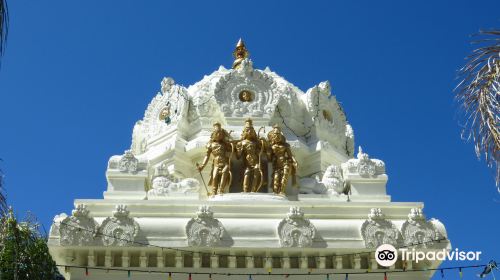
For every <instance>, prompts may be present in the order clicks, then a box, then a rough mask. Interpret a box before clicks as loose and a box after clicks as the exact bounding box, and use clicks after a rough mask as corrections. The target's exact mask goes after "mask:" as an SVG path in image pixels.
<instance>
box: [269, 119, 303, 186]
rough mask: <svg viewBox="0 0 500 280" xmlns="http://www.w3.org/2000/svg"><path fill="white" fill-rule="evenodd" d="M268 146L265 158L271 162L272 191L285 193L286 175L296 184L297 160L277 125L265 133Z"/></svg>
mask: <svg viewBox="0 0 500 280" xmlns="http://www.w3.org/2000/svg"><path fill="white" fill-rule="evenodd" d="M267 139H268V142H269V145H270V148H269V149H268V151H267V153H268V154H267V158H268V159H269V160H270V161H271V162H272V164H273V191H274V193H276V194H280V195H285V189H286V186H287V184H288V177H289V176H290V175H291V176H292V184H293V185H296V178H295V174H296V170H297V168H298V163H297V160H295V157H294V156H293V155H292V151H291V149H290V144H288V143H287V142H286V139H285V136H284V135H283V132H282V131H281V128H280V127H279V126H278V125H274V126H273V129H272V130H271V131H270V132H269V133H268V134H267Z"/></svg>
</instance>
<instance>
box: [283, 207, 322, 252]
mask: <svg viewBox="0 0 500 280" xmlns="http://www.w3.org/2000/svg"><path fill="white" fill-rule="evenodd" d="M278 236H279V238H280V244H281V247H311V246H312V244H313V241H314V237H315V236H316V228H315V227H314V225H313V224H312V223H311V221H309V220H308V219H306V218H304V212H303V211H302V210H301V209H300V207H293V206H292V207H290V212H288V214H287V217H286V218H285V219H283V220H282V221H281V222H280V223H279V225H278Z"/></svg>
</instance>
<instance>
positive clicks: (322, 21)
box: [0, 0, 500, 279]
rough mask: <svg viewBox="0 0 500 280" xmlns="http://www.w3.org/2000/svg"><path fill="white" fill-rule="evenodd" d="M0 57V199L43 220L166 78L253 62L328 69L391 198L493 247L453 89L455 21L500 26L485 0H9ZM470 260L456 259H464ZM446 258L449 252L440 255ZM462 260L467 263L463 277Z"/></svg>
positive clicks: (491, 203)
mask: <svg viewBox="0 0 500 280" xmlns="http://www.w3.org/2000/svg"><path fill="white" fill-rule="evenodd" d="M9 7H10V17H11V18H10V19H11V21H10V24H11V29H10V33H9V41H8V45H7V53H6V55H5V56H4V57H3V62H2V68H1V69H0V124H1V125H0V133H1V137H0V158H2V159H3V162H2V163H1V168H2V169H3V171H4V173H6V178H5V179H6V181H5V182H6V188H7V195H8V199H9V202H10V204H12V205H13V206H14V207H15V209H16V211H17V212H18V213H20V214H22V213H25V212H26V211H32V212H33V213H34V214H35V215H36V216H37V217H38V218H39V220H40V221H41V222H42V223H43V224H44V225H45V226H46V227H47V228H48V227H49V226H50V223H51V220H52V217H53V216H54V215H56V214H58V213H60V212H66V213H68V212H70V211H71V209H72V205H73V199H74V198H102V192H103V191H104V190H105V188H106V180H105V176H104V172H105V169H106V163H107V160H108V158H109V157H110V156H111V155H114V154H120V153H122V152H123V151H124V150H125V149H127V148H128V147H129V145H130V140H131V133H132V127H133V125H134V123H135V121H137V120H139V119H141V118H142V116H143V113H144V110H145V108H146V106H147V104H148V103H149V101H150V100H151V99H152V97H153V96H154V95H155V93H156V92H157V91H158V90H159V83H160V81H161V79H162V77H164V76H172V77H173V78H174V79H175V80H176V82H178V83H180V84H184V85H189V84H192V83H194V82H196V81H198V80H200V79H201V78H202V77H203V75H205V74H209V73H211V72H212V71H214V70H216V69H217V68H218V66H219V65H224V66H226V67H230V65H231V62H232V57H231V52H232V50H233V47H234V44H235V42H236V41H237V39H238V38H239V37H243V38H244V39H245V41H246V43H247V46H248V48H249V50H250V52H251V57H252V59H253V61H254V66H255V67H257V68H261V69H263V68H265V67H266V66H269V67H270V68H271V69H272V70H273V71H276V72H277V73H278V74H280V75H282V76H284V77H285V78H286V79H287V80H289V81H290V82H292V83H294V84H295V85H297V86H298V87H299V88H301V89H302V90H304V91H305V90H307V89H308V88H310V87H312V86H314V85H315V84H317V83H319V82H321V81H324V80H329V81H330V82H331V84H332V88H333V93H334V94H335V95H336V96H337V99H338V100H339V101H340V102H342V105H343V107H344V109H345V111H346V113H347V118H348V120H349V122H350V123H351V124H352V126H353V128H354V132H355V137H356V145H362V146H363V148H364V150H365V151H366V152H367V153H368V154H370V155H371V156H372V157H375V158H380V159H382V160H384V161H385V163H386V165H387V170H388V174H389V184H388V191H389V193H390V195H392V198H393V201H423V202H424V203H425V209H424V212H425V214H426V215H427V217H429V218H430V217H436V218H438V219H440V220H441V221H442V222H443V223H444V224H445V225H446V227H447V230H448V234H449V238H450V239H451V240H452V242H453V245H454V247H459V248H460V249H465V250H481V251H483V256H484V259H483V262H486V261H488V260H489V259H491V258H497V260H498V258H499V257H500V255H498V251H499V249H500V246H499V245H498V231H499V230H500V226H499V223H498V216H499V210H500V195H499V194H498V193H497V191H496V189H495V186H494V181H493V175H492V171H491V170H490V169H488V168H486V166H485V164H484V163H483V162H480V161H478V160H477V159H476V157H475V154H474V150H473V146H472V145H471V144H470V143H465V142H463V141H462V140H461V139H460V125H459V123H460V122H459V121H460V119H459V118H458V115H457V105H456V104H455V103H454V100H453V92H452V90H453V88H454V86H455V85H456V82H457V81H456V79H455V76H456V70H457V69H458V68H459V67H460V66H461V65H462V64H463V63H464V60H463V58H464V57H465V56H466V55H467V54H468V53H470V52H471V50H472V48H473V46H471V45H470V44H469V35H470V34H472V33H475V32H477V31H478V30H479V29H481V28H492V27H497V28H498V27H499V26H500V14H499V13H498V11H499V10H500V2H499V1H482V0H481V1H412V2H410V1H393V2H386V1H363V2H362V1H336V2H333V1H306V2H303V3H298V2H293V1H246V2H245V1H243V2H238V3H236V2H234V1H217V2H209V1H199V2H192V1H177V3H173V2H167V1H141V2H140V3H139V2H137V1H62V0H61V1H26V0H10V1H9ZM465 264H468V263H465ZM448 265H456V264H451V263H448V264H445V266H448ZM467 278H470V279H471V278H472V271H466V272H465V279H467Z"/></svg>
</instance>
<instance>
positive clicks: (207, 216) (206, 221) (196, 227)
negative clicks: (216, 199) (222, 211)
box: [186, 205, 224, 247]
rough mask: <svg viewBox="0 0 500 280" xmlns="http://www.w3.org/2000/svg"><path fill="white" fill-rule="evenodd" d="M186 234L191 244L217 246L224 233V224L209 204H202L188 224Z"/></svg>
mask: <svg viewBox="0 0 500 280" xmlns="http://www.w3.org/2000/svg"><path fill="white" fill-rule="evenodd" d="M186 235H187V241H188V245H189V246H196V247H213V246H217V245H218V244H219V243H220V240H221V239H222V236H223V235H224V226H223V225H222V223H221V222H220V221H219V220H217V219H215V218H214V213H213V212H212V210H211V209H210V207H209V206H207V205H202V206H200V207H199V208H198V212H196V218H192V219H191V220H189V222H188V223H187V225H186Z"/></svg>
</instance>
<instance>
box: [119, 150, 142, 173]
mask: <svg viewBox="0 0 500 280" xmlns="http://www.w3.org/2000/svg"><path fill="white" fill-rule="evenodd" d="M138 166H139V160H138V159H137V158H136V157H135V156H134V154H133V153H132V151H131V150H127V151H125V154H124V155H123V156H122V158H121V159H120V160H119V161H118V170H120V171H121V172H127V173H135V172H137V170H138Z"/></svg>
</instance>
